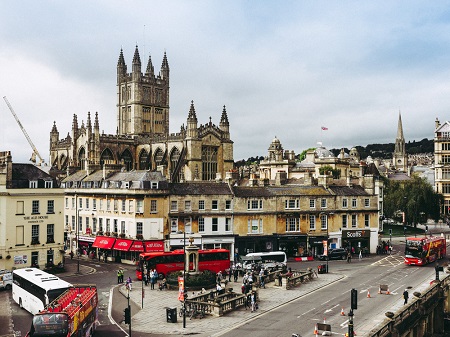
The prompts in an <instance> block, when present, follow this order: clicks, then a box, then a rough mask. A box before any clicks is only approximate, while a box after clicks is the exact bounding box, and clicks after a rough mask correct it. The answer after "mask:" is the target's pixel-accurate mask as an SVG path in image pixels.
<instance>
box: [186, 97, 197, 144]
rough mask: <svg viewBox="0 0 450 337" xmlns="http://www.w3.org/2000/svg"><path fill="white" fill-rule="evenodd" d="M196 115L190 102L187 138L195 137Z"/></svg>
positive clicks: (192, 102) (192, 103)
mask: <svg viewBox="0 0 450 337" xmlns="http://www.w3.org/2000/svg"><path fill="white" fill-rule="evenodd" d="M197 126H198V125H197V114H196V113H195V108H194V101H191V107H190V109H189V114H188V118H187V125H186V133H187V134H186V135H187V137H189V138H196V137H197V131H198V130H197Z"/></svg>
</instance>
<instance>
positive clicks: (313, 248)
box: [308, 235, 328, 256]
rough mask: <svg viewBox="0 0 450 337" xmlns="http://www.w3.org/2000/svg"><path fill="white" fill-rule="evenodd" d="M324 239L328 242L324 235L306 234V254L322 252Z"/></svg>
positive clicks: (319, 253)
mask: <svg viewBox="0 0 450 337" xmlns="http://www.w3.org/2000/svg"><path fill="white" fill-rule="evenodd" d="M324 241H325V242H328V237H327V236H326V235H310V236H308V250H309V254H308V256H317V255H321V254H323V253H324Z"/></svg>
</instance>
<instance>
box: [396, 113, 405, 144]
mask: <svg viewBox="0 0 450 337" xmlns="http://www.w3.org/2000/svg"><path fill="white" fill-rule="evenodd" d="M397 139H403V140H404V137H403V125H402V114H401V113H400V111H399V112H398V125H397Z"/></svg>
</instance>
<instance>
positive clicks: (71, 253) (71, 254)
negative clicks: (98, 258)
mask: <svg viewBox="0 0 450 337" xmlns="http://www.w3.org/2000/svg"><path fill="white" fill-rule="evenodd" d="M69 255H70V259H71V260H73V252H72V251H70V253H69Z"/></svg>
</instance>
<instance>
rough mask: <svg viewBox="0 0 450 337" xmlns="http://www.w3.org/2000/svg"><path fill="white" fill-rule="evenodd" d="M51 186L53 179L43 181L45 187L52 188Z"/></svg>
mask: <svg viewBox="0 0 450 337" xmlns="http://www.w3.org/2000/svg"><path fill="white" fill-rule="evenodd" d="M52 187H53V181H51V180H50V181H46V182H45V188H52Z"/></svg>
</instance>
